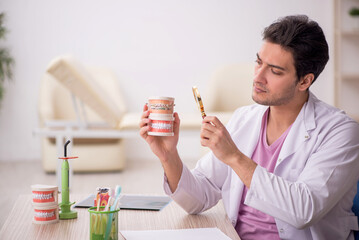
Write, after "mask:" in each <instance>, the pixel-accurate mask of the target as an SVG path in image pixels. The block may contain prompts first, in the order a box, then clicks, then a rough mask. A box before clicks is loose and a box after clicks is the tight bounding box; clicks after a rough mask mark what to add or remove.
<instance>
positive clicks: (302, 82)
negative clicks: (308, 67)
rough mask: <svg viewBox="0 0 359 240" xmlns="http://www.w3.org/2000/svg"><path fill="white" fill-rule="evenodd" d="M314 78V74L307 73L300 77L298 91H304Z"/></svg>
mask: <svg viewBox="0 0 359 240" xmlns="http://www.w3.org/2000/svg"><path fill="white" fill-rule="evenodd" d="M313 80H314V74H313V73H308V74H307V75H305V76H304V77H302V78H301V79H300V81H299V90H300V91H306V90H307V89H308V88H309V87H310V85H312V82H313Z"/></svg>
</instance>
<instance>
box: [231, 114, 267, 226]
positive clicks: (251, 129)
mask: <svg viewBox="0 0 359 240" xmlns="http://www.w3.org/2000/svg"><path fill="white" fill-rule="evenodd" d="M267 109H268V107H263V109H262V111H261V112H260V113H256V116H255V117H249V119H250V124H249V125H250V126H249V125H248V126H245V131H240V132H241V135H240V136H239V135H238V136H234V137H233V138H234V139H236V140H237V141H236V142H237V147H238V149H239V150H240V151H241V152H242V153H243V154H244V155H246V156H247V157H249V158H252V154H253V152H254V149H255V148H256V146H257V143H258V139H259V134H260V130H261V126H262V118H263V114H264V113H265V111H266V110H267ZM244 136H245V138H244ZM243 188H244V184H243V182H242V181H241V180H240V178H239V177H238V175H237V174H236V173H235V172H234V170H233V169H231V191H230V195H231V197H230V199H231V201H230V202H229V209H230V210H229V211H228V212H229V213H233V216H229V217H230V218H232V217H233V218H234V219H237V214H238V210H239V205H240V201H241V199H242V194H243ZM232 224H233V222H232Z"/></svg>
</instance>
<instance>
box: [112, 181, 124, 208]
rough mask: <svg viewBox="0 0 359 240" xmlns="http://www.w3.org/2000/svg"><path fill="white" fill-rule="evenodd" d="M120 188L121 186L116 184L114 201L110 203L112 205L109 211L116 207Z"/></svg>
mask: <svg viewBox="0 0 359 240" xmlns="http://www.w3.org/2000/svg"><path fill="white" fill-rule="evenodd" d="M121 190H122V188H121V186H120V185H117V186H116V190H115V194H116V198H115V202H114V203H113V204H112V206H111V208H110V209H111V211H113V210H115V209H116V204H117V202H118V200H119V199H120V194H121Z"/></svg>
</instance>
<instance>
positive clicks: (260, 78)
mask: <svg viewBox="0 0 359 240" xmlns="http://www.w3.org/2000/svg"><path fill="white" fill-rule="evenodd" d="M266 79H267V78H266V68H265V67H264V66H261V67H258V68H256V69H255V71H254V79H253V81H254V82H257V83H266V82H267V80H266Z"/></svg>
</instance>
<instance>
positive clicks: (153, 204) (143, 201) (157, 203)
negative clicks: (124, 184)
mask: <svg viewBox="0 0 359 240" xmlns="http://www.w3.org/2000/svg"><path fill="white" fill-rule="evenodd" d="M94 199H95V194H91V195H89V196H88V197H87V198H85V199H84V200H82V201H80V202H78V203H76V204H75V205H74V207H77V208H89V207H93V206H94ZM119 201H120V208H121V209H135V210H136V209H137V210H153V211H160V210H162V209H163V208H164V207H165V206H167V205H168V204H169V203H170V202H171V198H170V197H168V196H150V195H125V194H123V195H121V197H120V200H119Z"/></svg>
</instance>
